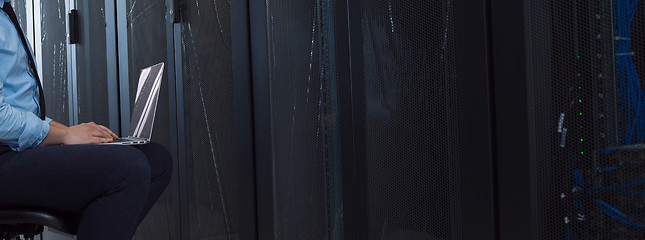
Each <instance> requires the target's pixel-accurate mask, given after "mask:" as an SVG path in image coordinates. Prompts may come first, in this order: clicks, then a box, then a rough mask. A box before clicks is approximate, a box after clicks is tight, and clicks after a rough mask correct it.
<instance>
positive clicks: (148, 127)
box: [102, 62, 164, 145]
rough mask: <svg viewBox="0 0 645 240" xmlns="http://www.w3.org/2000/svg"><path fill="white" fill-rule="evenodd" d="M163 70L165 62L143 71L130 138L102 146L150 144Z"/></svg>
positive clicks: (131, 122) (132, 114) (131, 123)
mask: <svg viewBox="0 0 645 240" xmlns="http://www.w3.org/2000/svg"><path fill="white" fill-rule="evenodd" d="M163 70H164V63H163V62H162V63H159V64H156V65H153V66H150V67H147V68H144V69H142V70H141V73H140V74H139V84H138V86H137V95H136V96H135V100H134V108H133V109H132V113H131V117H130V133H129V134H128V137H123V138H119V139H116V140H114V141H112V142H109V143H102V144H109V145H141V144H147V143H149V142H150V137H152V127H153V125H154V122H155V113H156V111H157V100H158V99H159V90H160V89H161V79H162V77H163Z"/></svg>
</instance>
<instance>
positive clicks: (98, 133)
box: [91, 127, 112, 138]
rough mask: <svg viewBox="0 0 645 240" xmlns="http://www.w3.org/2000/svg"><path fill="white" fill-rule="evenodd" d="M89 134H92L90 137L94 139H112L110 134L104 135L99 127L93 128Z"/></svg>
mask: <svg viewBox="0 0 645 240" xmlns="http://www.w3.org/2000/svg"><path fill="white" fill-rule="evenodd" d="M91 134H92V136H94V137H100V138H112V136H110V134H108V133H106V132H105V131H104V130H103V129H101V128H99V127H94V128H92V132H91Z"/></svg>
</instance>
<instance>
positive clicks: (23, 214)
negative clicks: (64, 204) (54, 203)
mask: <svg viewBox="0 0 645 240" xmlns="http://www.w3.org/2000/svg"><path fill="white" fill-rule="evenodd" d="M80 219H81V216H80V214H69V213H59V212H54V211H44V210H35V209H0V240H12V239H14V238H16V237H18V236H23V237H24V238H25V239H26V240H33V239H34V237H35V236H36V235H38V234H41V233H42V232H43V228H44V227H43V226H48V227H50V228H53V229H56V230H58V231H61V232H64V233H67V234H72V235H76V232H77V230H78V224H79V222H80ZM40 238H41V239H42V235H41V237H40Z"/></svg>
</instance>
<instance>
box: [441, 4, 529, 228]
mask: <svg viewBox="0 0 645 240" xmlns="http://www.w3.org/2000/svg"><path fill="white" fill-rule="evenodd" d="M517 2H521V1H517ZM453 4H454V11H455V31H456V51H457V59H456V64H457V82H458V89H459V99H461V100H460V101H459V118H460V119H459V129H460V132H462V133H463V135H462V136H461V137H460V140H459V145H460V154H461V164H460V165H461V167H460V168H461V182H462V189H461V191H462V192H461V198H462V200H461V207H462V214H463V216H462V221H463V229H462V234H463V238H464V239H496V237H497V236H496V231H495V226H496V223H497V219H496V215H495V210H496V205H495V193H496V190H495V185H494V183H495V179H494V176H495V168H494V166H495V154H496V152H495V151H493V150H492V146H493V143H494V140H495V135H494V130H493V129H494V126H493V123H494V122H495V119H494V118H493V115H492V112H493V110H494V109H492V108H491V102H492V87H491V79H492V77H491V75H490V73H491V71H490V66H491V65H492V64H491V63H490V56H489V52H490V40H489V35H488V30H489V29H490V26H489V22H488V1H487V0H477V1H454V2H453Z"/></svg>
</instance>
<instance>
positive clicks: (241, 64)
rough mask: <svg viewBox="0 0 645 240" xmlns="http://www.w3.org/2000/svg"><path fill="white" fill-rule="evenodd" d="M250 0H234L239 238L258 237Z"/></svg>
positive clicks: (249, 238) (232, 10)
mask: <svg viewBox="0 0 645 240" xmlns="http://www.w3.org/2000/svg"><path fill="white" fill-rule="evenodd" d="M248 7H249V6H248V2H247V1H233V2H231V42H232V54H233V58H232V59H233V61H232V63H233V93H234V96H235V137H236V142H235V143H236V146H237V149H236V158H237V169H238V172H237V173H238V208H239V209H238V214H239V217H238V218H237V219H238V224H237V225H238V229H239V239H243V240H253V239H258V235H257V215H256V211H257V210H256V206H257V205H256V204H257V203H256V196H257V195H256V184H255V181H256V177H255V171H256V169H255V156H256V155H255V151H254V150H255V144H254V142H253V141H254V138H253V136H254V133H255V131H254V128H253V118H254V116H253V92H252V81H251V59H250V57H251V55H250V38H249V36H250V33H249V30H250V27H249V14H248V10H249V9H248Z"/></svg>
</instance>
